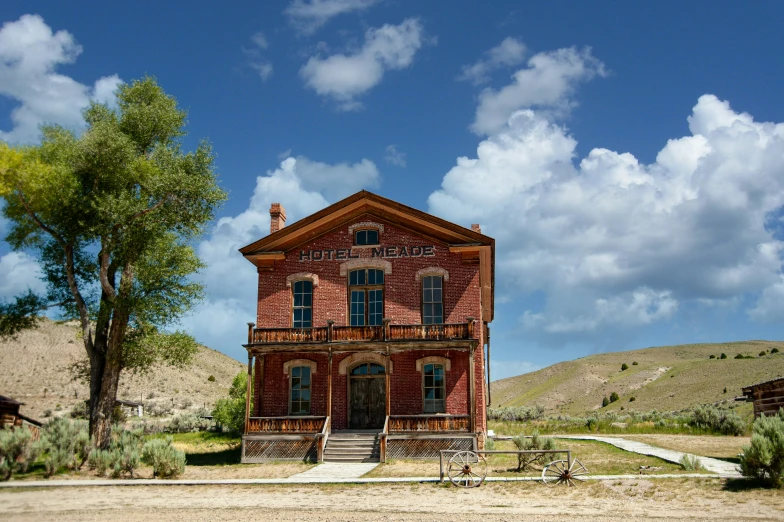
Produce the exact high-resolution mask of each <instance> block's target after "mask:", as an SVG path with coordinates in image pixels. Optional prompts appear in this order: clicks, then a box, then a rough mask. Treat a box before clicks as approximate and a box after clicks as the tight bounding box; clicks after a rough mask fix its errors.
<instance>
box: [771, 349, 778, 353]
mask: <svg viewBox="0 0 784 522" xmlns="http://www.w3.org/2000/svg"><path fill="white" fill-rule="evenodd" d="M770 353H779V349H778V348H773V349H772V350H771V351H770Z"/></svg>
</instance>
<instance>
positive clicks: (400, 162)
mask: <svg viewBox="0 0 784 522" xmlns="http://www.w3.org/2000/svg"><path fill="white" fill-rule="evenodd" d="M384 161H386V162H387V163H389V164H391V165H397V166H398V167H404V168H405V166H406V153H405V152H400V151H399V150H397V145H387V148H386V154H385V155H384Z"/></svg>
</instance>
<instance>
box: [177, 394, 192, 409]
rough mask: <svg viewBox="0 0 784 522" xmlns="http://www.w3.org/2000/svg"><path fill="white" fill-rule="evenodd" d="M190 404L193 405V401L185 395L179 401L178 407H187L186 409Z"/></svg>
mask: <svg viewBox="0 0 784 522" xmlns="http://www.w3.org/2000/svg"><path fill="white" fill-rule="evenodd" d="M191 406H193V401H192V400H190V399H189V398H187V397H186V398H184V399H183V400H182V401H180V409H181V410H187V409H188V408H190V407H191Z"/></svg>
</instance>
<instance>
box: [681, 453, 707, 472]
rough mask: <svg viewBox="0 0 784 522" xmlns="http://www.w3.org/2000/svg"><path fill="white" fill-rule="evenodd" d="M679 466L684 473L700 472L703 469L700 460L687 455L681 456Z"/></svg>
mask: <svg viewBox="0 0 784 522" xmlns="http://www.w3.org/2000/svg"><path fill="white" fill-rule="evenodd" d="M680 464H681V467H682V468H683V469H685V470H686V471H700V470H702V469H704V468H703V466H702V462H701V461H700V459H698V458H697V457H695V456H694V455H689V454H688V453H684V454H683V457H681V460H680Z"/></svg>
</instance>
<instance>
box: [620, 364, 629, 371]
mask: <svg viewBox="0 0 784 522" xmlns="http://www.w3.org/2000/svg"><path fill="white" fill-rule="evenodd" d="M628 369H629V365H628V364H626V363H623V364H622V365H621V371H622V372H623V371H626V370H628Z"/></svg>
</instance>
